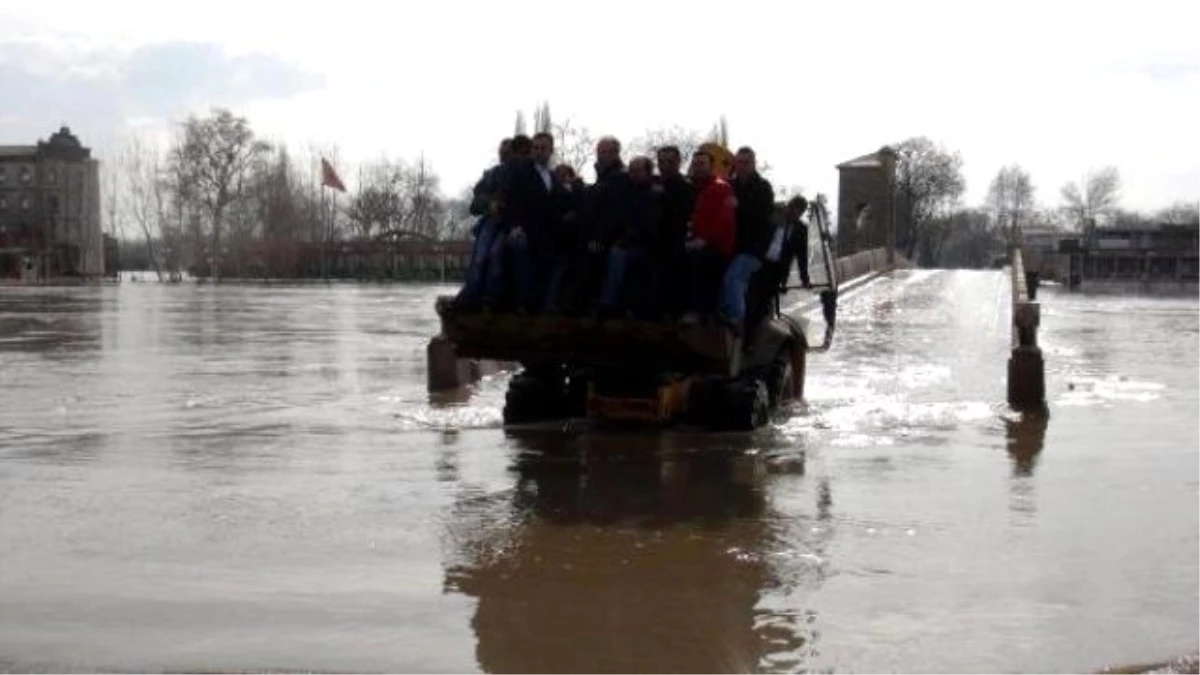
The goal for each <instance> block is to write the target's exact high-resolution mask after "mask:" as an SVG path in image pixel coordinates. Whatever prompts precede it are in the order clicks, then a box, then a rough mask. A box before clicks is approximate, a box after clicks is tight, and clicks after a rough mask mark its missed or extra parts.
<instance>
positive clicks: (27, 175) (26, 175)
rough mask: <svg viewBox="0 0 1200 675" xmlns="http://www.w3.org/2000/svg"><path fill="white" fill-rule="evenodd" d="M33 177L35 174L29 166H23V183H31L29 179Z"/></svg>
mask: <svg viewBox="0 0 1200 675" xmlns="http://www.w3.org/2000/svg"><path fill="white" fill-rule="evenodd" d="M32 179H33V176H32V175H31V174H30V173H29V167H27V166H26V167H22V168H21V184H22V185H29V181H30V180H32Z"/></svg>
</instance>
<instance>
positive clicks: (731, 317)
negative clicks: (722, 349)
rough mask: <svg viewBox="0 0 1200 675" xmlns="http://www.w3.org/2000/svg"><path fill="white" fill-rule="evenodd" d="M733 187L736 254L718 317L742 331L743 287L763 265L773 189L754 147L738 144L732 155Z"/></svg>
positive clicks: (744, 311)
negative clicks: (741, 146)
mask: <svg viewBox="0 0 1200 675" xmlns="http://www.w3.org/2000/svg"><path fill="white" fill-rule="evenodd" d="M733 169H734V176H733V188H734V193H735V195H736V196H737V255H735V256H734V258H733V260H732V261H731V262H730V263H729V267H728V268H727V269H726V270H725V277H724V279H723V280H722V282H721V303H720V308H719V312H718V314H719V318H720V319H721V322H722V323H724V324H725V325H726V326H727V327H728V328H729V329H730V330H732V331H733V332H734V333H735V334H737V335H741V334H742V328H743V324H744V323H745V320H746V290H747V287H748V286H749V284H750V278H751V277H753V276H754V273H755V272H757V271H758V270H759V268H760V267H762V262H763V256H764V255H765V253H766V250H767V246H768V245H769V244H770V240H771V235H772V234H773V232H774V229H773V228H772V223H771V220H772V213H773V211H774V209H775V190H774V189H773V188H772V187H771V184H770V183H769V182H767V180H766V179H765V178H763V177H762V176H761V175H759V173H758V169H757V166H756V165H755V157H754V151H753V150H751V149H750V148H746V147H743V148H739V149H738V151H737V154H736V155H734V158H733Z"/></svg>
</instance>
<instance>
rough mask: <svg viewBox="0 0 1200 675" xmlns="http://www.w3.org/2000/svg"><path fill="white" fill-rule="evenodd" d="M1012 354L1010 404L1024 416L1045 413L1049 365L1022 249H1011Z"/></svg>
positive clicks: (1009, 377)
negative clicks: (1029, 289)
mask: <svg viewBox="0 0 1200 675" xmlns="http://www.w3.org/2000/svg"><path fill="white" fill-rule="evenodd" d="M1010 272H1011V274H1012V317H1013V324H1012V354H1011V356H1009V359H1008V404H1009V405H1010V406H1012V407H1013V408H1014V409H1015V410H1019V411H1021V412H1044V411H1045V410H1046V364H1045V361H1044V360H1043V359H1042V349H1041V347H1039V346H1038V343H1037V330H1038V324H1039V323H1040V322H1041V308H1040V306H1039V305H1038V303H1036V302H1033V301H1031V300H1030V298H1029V292H1028V286H1027V279H1026V276H1025V265H1024V261H1023V259H1022V256H1021V248H1020V247H1019V246H1016V247H1013V249H1012V267H1011V270H1010Z"/></svg>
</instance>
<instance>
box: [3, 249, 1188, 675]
mask: <svg viewBox="0 0 1200 675" xmlns="http://www.w3.org/2000/svg"><path fill="white" fill-rule="evenodd" d="M446 290H447V289H446V287H440V286H355V285H345V286H337V285H335V286H331V287H321V286H316V287H313V286H306V287H278V286H272V287H263V286H256V285H244V286H238V285H227V286H222V287H211V286H195V285H188V284H185V285H179V286H169V285H158V284H123V285H121V286H119V287H105V288H73V289H31V288H23V289H14V288H6V289H3V291H2V292H0V666H2V667H3V668H4V669H8V670H29V669H33V670H133V671H143V670H204V671H213V670H238V671H246V670H268V669H270V670H306V671H312V670H316V671H325V670H329V671H418V672H442V671H454V672H475V671H487V672H510V671H526V672H550V671H554V672H571V671H588V672H606V671H654V672H675V671H734V672H747V671H764V672H773V671H791V670H826V671H920V672H934V671H936V672H943V671H953V672H978V671H1064V670H1065V671H1080V670H1082V671H1088V670H1092V671H1094V670H1099V669H1101V668H1105V667H1111V666H1117V665H1119V664H1129V663H1153V662H1159V661H1164V660H1166V659H1168V658H1170V657H1172V656H1175V655H1180V654H1188V653H1191V652H1194V651H1195V649H1196V647H1197V642H1198V638H1197V633H1198V625H1200V621H1198V609H1197V596H1198V582H1197V578H1198V570H1200V562H1198V556H1200V553H1198V543H1200V542H1198V532H1200V524H1198V519H1197V506H1198V499H1197V495H1198V480H1197V472H1198V461H1197V458H1198V450H1197V445H1198V443H1200V430H1198V421H1197V420H1198V418H1200V403H1198V388H1200V387H1198V383H1197V368H1198V353H1197V352H1198V349H1197V339H1198V338H1197V334H1198V306H1197V300H1196V298H1195V297H1192V296H1183V297H1146V296H1095V295H1092V296H1086V295H1078V294H1068V293H1066V292H1060V291H1058V290H1057V289H1055V288H1052V287H1051V288H1043V289H1042V292H1041V298H1040V299H1041V300H1042V303H1043V319H1042V324H1043V327H1042V333H1041V340H1042V343H1043V347H1044V349H1045V355H1046V359H1047V362H1048V369H1049V374H1048V383H1047V388H1048V392H1049V399H1050V409H1051V416H1050V418H1049V420H1048V421H1046V420H1036V419H1021V418H1019V417H1017V416H1014V415H1011V414H1009V413H1008V412H1007V410H1006V408H1005V406H1004V404H1003V400H1004V393H1005V385H1004V377H1005V359H1006V354H1007V348H1008V345H1009V330H1008V316H1009V314H1008V312H1009V310H1008V285H1007V281H1006V278H1005V277H1004V276H1003V274H1001V273H999V272H950V271H908V272H900V273H896V274H895V275H893V276H891V277H886V278H883V279H881V280H878V281H876V282H874V283H872V284H869V285H868V286H866V287H864V288H862V289H861V290H858V291H856V292H854V293H852V294H850V295H848V296H847V297H846V298H844V299H843V302H842V305H841V311H840V314H839V329H838V333H837V339H836V342H835V344H834V347H833V349H832V350H831V351H830V352H828V353H826V354H823V355H819V356H815V357H813V359H812V361H811V362H810V367H809V381H808V385H807V387H808V391H807V401H806V402H805V403H804V404H801V405H798V406H796V407H795V408H793V409H790V410H788V411H786V412H785V413H784V414H782V415H780V417H779V418H778V419H777V420H776V421H775V423H774V424H772V426H771V427H770V428H769V429H765V430H763V431H761V432H758V433H754V434H720V435H705V434H698V433H692V432H688V431H684V430H677V431H670V432H665V433H632V432H627V431H623V432H615V431H598V430H588V429H585V428H581V427H570V426H568V427H566V428H560V427H552V428H533V429H523V430H508V431H506V430H504V429H502V428H501V426H500V405H501V402H502V399H503V391H504V386H505V376H498V377H494V378H490V379H488V380H486V381H484V382H483V383H481V384H480V386H479V387H478V391H477V392H475V393H474V395H473V396H472V397H471V399H470V400H469V401H467V402H466V403H464V404H459V405H442V404H431V403H430V401H429V399H428V396H427V395H426V394H425V391H424V347H425V342H426V340H427V338H428V337H429V335H430V334H431V333H433V332H434V331H435V330H436V325H435V317H434V314H433V311H432V304H433V299H434V297H435V296H436V295H437V294H438V293H440V292H445V291H446ZM794 299H795V300H799V299H800V298H799V297H794Z"/></svg>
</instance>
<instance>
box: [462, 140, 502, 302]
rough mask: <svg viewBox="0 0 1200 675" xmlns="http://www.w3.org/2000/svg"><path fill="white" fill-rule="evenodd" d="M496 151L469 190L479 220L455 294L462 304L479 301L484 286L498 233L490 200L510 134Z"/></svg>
mask: <svg viewBox="0 0 1200 675" xmlns="http://www.w3.org/2000/svg"><path fill="white" fill-rule="evenodd" d="M498 154H499V162H498V163H497V164H496V165H495V166H493V167H491V168H489V169H487V170H486V171H484V172H483V176H482V177H480V179H479V182H477V183H475V189H474V191H473V192H472V194H471V204H470V207H469V209H468V210H469V212H470V214H471V215H473V216H476V217H477V218H478V220H477V221H476V222H475V227H474V228H473V229H472V231H471V234H472V235H473V236H474V237H475V244H474V246H473V247H472V248H471V262H470V264H468V265H467V274H466V279H465V281H464V283H463V287H462V290H461V291H459V294H458V300H459V302H461V303H463V304H464V305H474V304H476V303H478V302H479V301H480V300H481V299H482V297H483V293H484V290H485V283H486V281H487V276H486V275H487V268H488V262H489V258H490V254H491V252H492V245H493V244H494V243H495V241H496V235H497V234H498V233H499V225H498V222H497V220H496V219H495V218H494V217H492V214H491V207H492V200H493V199H495V197H496V195H497V193H498V192H499V190H500V183H501V175H502V173H501V172H502V171H503V170H504V165H505V163H507V162H508V160H509V158H510V157H511V156H512V139H511V138H505V139H504V140H502V141H500V149H499V152H498Z"/></svg>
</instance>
